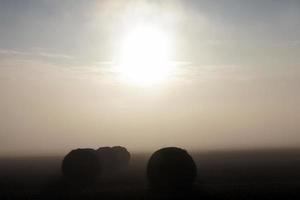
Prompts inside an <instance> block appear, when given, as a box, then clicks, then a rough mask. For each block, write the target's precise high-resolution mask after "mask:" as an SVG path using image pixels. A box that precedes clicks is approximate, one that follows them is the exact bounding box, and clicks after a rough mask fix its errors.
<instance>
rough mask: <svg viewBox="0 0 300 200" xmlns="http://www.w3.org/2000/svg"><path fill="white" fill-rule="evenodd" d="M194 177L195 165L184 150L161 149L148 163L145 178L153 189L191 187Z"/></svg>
mask: <svg viewBox="0 0 300 200" xmlns="http://www.w3.org/2000/svg"><path fill="white" fill-rule="evenodd" d="M196 176H197V167H196V164H195V162H194V160H193V158H192V157H191V156H190V155H189V154H188V152H187V151H186V150H184V149H180V148H176V147H168V148H163V149H160V150H158V151H156V152H154V153H153V154H152V156H151V158H150V159H149V161H148V167H147V178H148V181H149V184H150V186H151V187H153V188H187V187H191V186H192V185H193V183H194V182H195V179H196Z"/></svg>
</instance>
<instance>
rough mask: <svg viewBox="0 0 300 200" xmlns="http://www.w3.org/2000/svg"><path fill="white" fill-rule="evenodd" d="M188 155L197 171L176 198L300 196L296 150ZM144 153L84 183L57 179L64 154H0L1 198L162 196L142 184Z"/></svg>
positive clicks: (299, 164)
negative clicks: (195, 177) (190, 184)
mask: <svg viewBox="0 0 300 200" xmlns="http://www.w3.org/2000/svg"><path fill="white" fill-rule="evenodd" d="M192 156H193V158H194V160H195V162H196V164H197V166H198V174H199V175H198V181H197V184H196V186H195V188H192V189H190V190H189V191H187V192H183V193H180V192H178V191H173V192H170V193H173V194H175V193H176V194H177V193H178V195H177V196H178V197H181V199H193V198H194V199H300V150H272V151H226V152H225V151H224V152H202V153H200V152H198V153H192ZM149 157H150V154H133V155H132V160H131V164H130V166H129V167H128V169H126V170H123V171H120V172H117V173H114V174H111V175H108V176H106V177H104V178H102V179H101V180H99V181H98V182H97V183H96V184H94V185H92V186H89V187H85V188H82V187H77V186H69V185H67V184H65V183H64V182H63V181H61V174H60V165H61V161H62V158H63V157H58V156H48V157H22V158H1V159H0V199H156V198H158V199H164V198H165V199H167V198H168V197H170V194H168V192H166V193H164V192H156V191H152V190H151V189H150V188H148V187H147V182H146V177H145V170H146V165H147V161H148V159H149ZM171 196H172V194H171ZM175 196H176V195H175ZM173 197H174V195H173Z"/></svg>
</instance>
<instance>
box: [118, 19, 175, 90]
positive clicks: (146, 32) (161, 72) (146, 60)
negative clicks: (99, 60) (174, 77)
mask: <svg viewBox="0 0 300 200" xmlns="http://www.w3.org/2000/svg"><path fill="white" fill-rule="evenodd" d="M170 56H171V43H170V36H168V35H167V34H166V33H165V32H164V31H163V30H162V29H159V28H158V27H155V26H151V25H145V24H144V25H141V26H137V27H135V28H133V29H131V30H130V31H129V32H128V33H127V34H126V35H125V37H124V40H123V42H122V43H121V48H120V56H119V61H118V71H119V72H120V75H121V77H122V78H123V79H125V80H126V81H127V82H130V83H132V84H135V85H138V86H148V85H154V84H158V83H161V82H162V81H165V80H166V79H167V77H168V76H169V74H170V72H171V68H172V67H171V65H170Z"/></svg>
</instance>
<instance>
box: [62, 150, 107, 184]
mask: <svg viewBox="0 0 300 200" xmlns="http://www.w3.org/2000/svg"><path fill="white" fill-rule="evenodd" d="M62 173H63V175H64V177H65V178H67V179H68V180H70V181H74V182H91V181H95V180H96V179H97V178H98V177H99V175H100V173H101V163H100V161H99V159H98V157H97V154H96V151H95V150H94V149H89V148H86V149H75V150H72V151H71V152H69V153H68V154H67V155H66V156H65V158H64V160H63V163H62Z"/></svg>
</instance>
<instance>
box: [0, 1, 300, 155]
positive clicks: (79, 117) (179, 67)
mask: <svg viewBox="0 0 300 200" xmlns="http://www.w3.org/2000/svg"><path fill="white" fill-rule="evenodd" d="M299 8H300V4H299V2H298V1H284V2H279V1H264V2H260V1H253V2H243V1H234V0H230V1H228V2H226V3H225V2H208V1H164V2H158V1H153V2H152V1H151V2H150V1H88V2H87V1H78V2H74V1H68V0H67V1H63V2H61V1H34V0H28V1H7V0H2V1H0V95H1V98H0V111H1V115H0V138H1V140H0V154H1V155H27V154H46V153H47V154H52V153H55V154H57V153H60V154H61V153H66V152H68V151H69V150H70V149H72V148H76V147H98V146H103V145H114V144H122V145H124V146H127V147H128V149H130V150H132V151H153V150H155V149H157V148H159V147H163V146H180V147H184V148H187V149H190V150H217V149H256V148H259V149H260V148H292V147H297V146H299V144H300V135H299V131H300V124H299V123H298V122H299V120H300V110H299V109H300V107H299V102H300V93H299V91H298V86H299V84H300V71H299V69H300V68H299V64H300V60H299V55H298V52H299V51H300V46H299V40H300V38H299V35H300V28H299V27H300V26H299V20H298V19H299V18H300V15H299ZM137 16H139V23H142V24H143V23H144V24H149V23H150V24H151V25H153V24H154V25H155V27H158V28H159V29H160V31H161V32H162V31H164V33H166V34H165V35H167V38H171V39H172V48H171V49H172V55H171V56H170V60H171V62H172V63H173V64H172V65H174V66H175V67H174V69H172V72H171V73H170V74H168V77H167V78H166V80H164V81H163V82H161V83H159V84H153V85H150V86H143V85H138V84H135V85H134V84H131V83H129V82H126V81H124V80H123V79H122V78H120V72H119V71H116V69H115V68H114V67H115V65H116V64H117V60H116V55H117V54H118V51H119V49H120V45H121V44H122V42H121V41H122V40H123V39H124V37H125V36H124V35H126V31H127V32H128V29H129V32H130V29H131V27H134V26H135V24H136V21H135V20H136V19H137ZM155 42H157V41H154V48H155V45H159V43H155ZM129 46H130V45H129ZM141 52H143V49H141ZM133 53H135V52H134V51H133ZM149 54H151V52H150V53H149ZM137 58H138V56H137ZM144 64H145V65H146V64H147V61H145V63H144ZM140 65H141V66H142V65H143V64H140ZM127 70H128V69H127ZM127 72H132V71H127ZM154 78H155V77H154Z"/></svg>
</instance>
